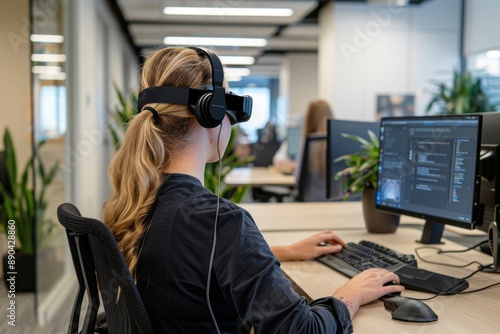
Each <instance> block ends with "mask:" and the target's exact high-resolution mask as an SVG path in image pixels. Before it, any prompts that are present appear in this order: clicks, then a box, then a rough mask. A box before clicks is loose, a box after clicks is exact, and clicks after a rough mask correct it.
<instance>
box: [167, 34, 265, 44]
mask: <svg viewBox="0 0 500 334" xmlns="http://www.w3.org/2000/svg"><path fill="white" fill-rule="evenodd" d="M163 43H165V44H170V45H210V46H253V47H261V46H266V45H267V41H266V39H265V38H233V37H231V38H223V37H180V36H169V37H165V38H164V39H163Z"/></svg>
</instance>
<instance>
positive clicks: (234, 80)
mask: <svg viewBox="0 0 500 334" xmlns="http://www.w3.org/2000/svg"><path fill="white" fill-rule="evenodd" d="M227 80H228V81H232V82H238V81H241V80H243V78H242V77H239V76H237V75H235V76H230V77H229V78H228V79H227Z"/></svg>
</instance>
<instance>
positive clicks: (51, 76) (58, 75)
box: [37, 72, 66, 80]
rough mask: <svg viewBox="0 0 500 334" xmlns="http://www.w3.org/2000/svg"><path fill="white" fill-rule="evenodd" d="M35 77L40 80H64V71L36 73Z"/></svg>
mask: <svg viewBox="0 0 500 334" xmlns="http://www.w3.org/2000/svg"><path fill="white" fill-rule="evenodd" d="M37 77H38V79H40V80H66V73H64V72H61V73H54V74H38V75H37Z"/></svg>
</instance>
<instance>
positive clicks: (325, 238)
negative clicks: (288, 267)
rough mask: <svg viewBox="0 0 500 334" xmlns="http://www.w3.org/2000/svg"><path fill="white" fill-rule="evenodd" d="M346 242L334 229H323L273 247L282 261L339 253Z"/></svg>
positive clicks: (308, 258) (275, 253)
mask: <svg viewBox="0 0 500 334" xmlns="http://www.w3.org/2000/svg"><path fill="white" fill-rule="evenodd" d="M344 246H345V242H344V241H343V240H342V239H341V238H340V237H339V236H338V235H337V234H335V233H334V232H332V231H329V230H327V231H322V232H319V233H316V234H313V235H311V236H310V237H307V238H305V239H302V240H300V241H298V242H296V243H294V244H291V245H288V246H274V247H271V249H272V251H273V253H274V255H275V256H276V257H277V258H278V259H279V260H280V261H297V260H310V259H313V258H316V257H318V256H320V255H323V254H326V253H337V252H340V251H341V250H342V247H344Z"/></svg>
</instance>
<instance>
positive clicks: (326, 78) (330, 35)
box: [318, 2, 336, 115]
mask: <svg viewBox="0 0 500 334" xmlns="http://www.w3.org/2000/svg"><path fill="white" fill-rule="evenodd" d="M334 8H335V6H334V3H333V2H330V3H328V4H326V5H325V6H324V7H323V9H322V10H321V12H320V13H319V18H318V21H319V22H318V26H319V30H320V32H321V33H320V34H319V36H318V43H319V45H320V46H321V47H320V48H319V49H318V97H320V98H322V99H324V100H325V101H327V102H328V104H329V105H330V106H333V91H334V86H333V83H334V81H333V80H332V77H333V76H334V75H336V73H335V70H334V64H335V60H334V57H335V46H336V45H335V38H336V36H335V31H336V30H335V15H334ZM334 115H335V110H334Z"/></svg>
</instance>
